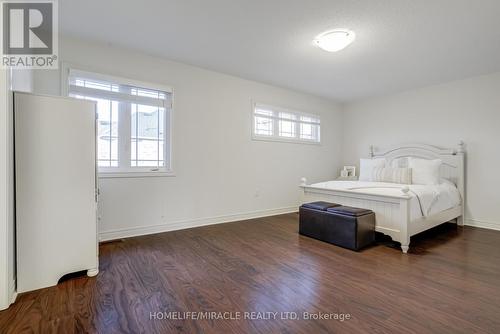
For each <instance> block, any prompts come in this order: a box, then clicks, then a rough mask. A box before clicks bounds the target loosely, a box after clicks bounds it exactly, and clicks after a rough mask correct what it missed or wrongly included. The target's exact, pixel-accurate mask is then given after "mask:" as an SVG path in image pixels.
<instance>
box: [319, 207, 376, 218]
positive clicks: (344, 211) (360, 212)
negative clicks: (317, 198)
mask: <svg viewBox="0 0 500 334" xmlns="http://www.w3.org/2000/svg"><path fill="white" fill-rule="evenodd" d="M327 211H328V212H332V213H337V214H340V215H345V216H351V217H359V216H364V215H367V214H369V213H372V210H368V209H362V208H353V207H351V206H336V207H331V208H328V209H327Z"/></svg>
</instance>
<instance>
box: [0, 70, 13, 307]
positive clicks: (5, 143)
mask: <svg viewBox="0 0 500 334" xmlns="http://www.w3.org/2000/svg"><path fill="white" fill-rule="evenodd" d="M0 76H1V77H0V89H1V91H0V103H1V104H0V136H1V139H0V145H1V147H0V152H1V153H2V157H0V163H1V164H2V166H0V171H1V173H0V192H1V193H0V310H3V309H6V308H7V307H9V304H10V289H9V283H10V282H9V281H10V278H9V277H8V276H9V272H10V270H9V220H10V217H9V205H10V204H9V196H12V194H10V193H9V189H10V185H9V184H10V179H9V178H10V175H9V160H10V147H9V126H8V124H9V122H8V120H9V118H8V112H9V98H8V94H10V89H9V88H10V87H9V86H10V84H9V71H8V70H4V69H0Z"/></svg>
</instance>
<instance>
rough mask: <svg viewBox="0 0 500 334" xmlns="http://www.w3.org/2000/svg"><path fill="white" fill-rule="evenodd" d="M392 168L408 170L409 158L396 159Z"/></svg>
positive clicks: (392, 163)
mask: <svg viewBox="0 0 500 334" xmlns="http://www.w3.org/2000/svg"><path fill="white" fill-rule="evenodd" d="M391 167H392V168H406V167H408V158H396V159H394V160H392V162H391Z"/></svg>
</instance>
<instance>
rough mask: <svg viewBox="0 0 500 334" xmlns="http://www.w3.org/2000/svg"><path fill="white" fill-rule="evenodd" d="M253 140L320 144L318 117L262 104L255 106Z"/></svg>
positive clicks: (319, 122)
mask: <svg viewBox="0 0 500 334" xmlns="http://www.w3.org/2000/svg"><path fill="white" fill-rule="evenodd" d="M253 119H254V124H253V138H254V139H262V140H266V139H267V140H279V141H291V142H304V143H320V142H321V136H320V128H321V120H320V117H319V116H316V115H309V114H306V113H302V112H299V111H293V110H288V109H285V108H280V107H273V106H269V105H263V104H255V106H254V112H253Z"/></svg>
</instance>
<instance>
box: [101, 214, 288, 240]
mask: <svg viewBox="0 0 500 334" xmlns="http://www.w3.org/2000/svg"><path fill="white" fill-rule="evenodd" d="M297 211H298V206H289V207H284V208H278V209H267V210H259V211H253V212H246V213H237V214H230V215H223V216H216V217H206V218H197V219H191V220H180V221H176V222H171V223H167V224H159V225H150V226H137V227H130V228H124V229H116V230H109V231H102V232H99V241H108V240H115V239H121V238H130V237H137V236H141V235H148V234H156V233H163V232H169V231H176V230H183V229H186V228H193V227H200V226H206V225H215V224H222V223H229V222H236V221H240V220H247V219H254V218H261V217H268V216H274V215H281V214H285V213H292V212H297Z"/></svg>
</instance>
